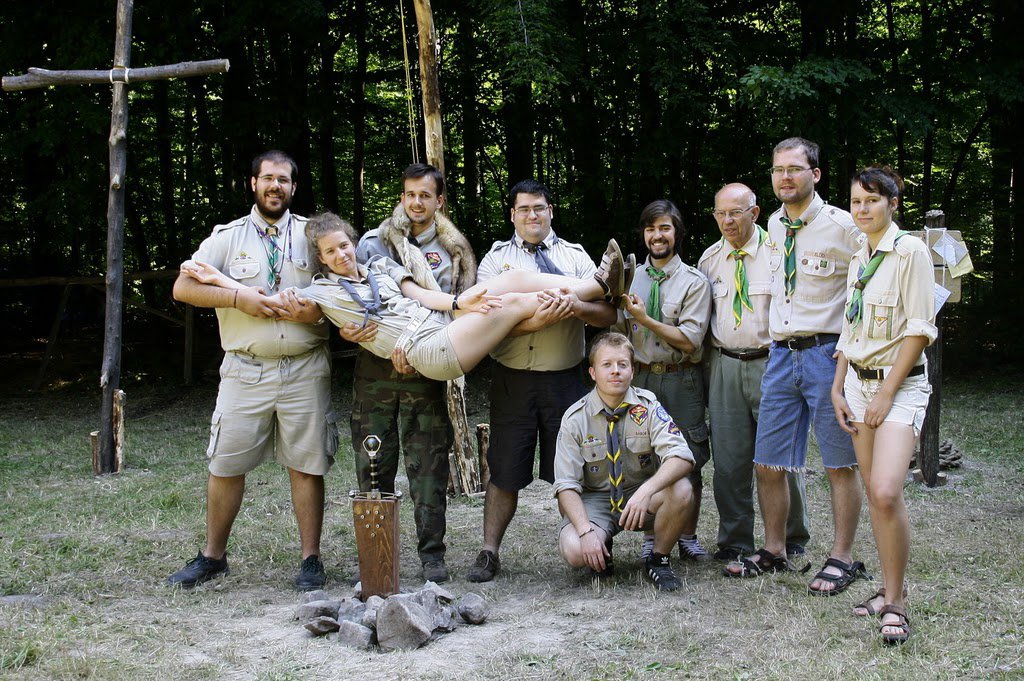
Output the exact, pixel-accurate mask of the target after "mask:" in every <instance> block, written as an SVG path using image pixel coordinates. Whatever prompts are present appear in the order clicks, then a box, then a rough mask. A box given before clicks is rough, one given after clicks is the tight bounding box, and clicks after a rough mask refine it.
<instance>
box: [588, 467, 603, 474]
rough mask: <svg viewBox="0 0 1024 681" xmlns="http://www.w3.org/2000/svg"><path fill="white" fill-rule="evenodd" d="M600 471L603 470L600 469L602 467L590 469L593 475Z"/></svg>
mask: <svg viewBox="0 0 1024 681" xmlns="http://www.w3.org/2000/svg"><path fill="white" fill-rule="evenodd" d="M599 470H601V467H600V466H591V467H590V472H591V473H596V472H598V471H599Z"/></svg>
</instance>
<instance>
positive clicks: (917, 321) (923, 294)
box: [900, 244, 939, 345]
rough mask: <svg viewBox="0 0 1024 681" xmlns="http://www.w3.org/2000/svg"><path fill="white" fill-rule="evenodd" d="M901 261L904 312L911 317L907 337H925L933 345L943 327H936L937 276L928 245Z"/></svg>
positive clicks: (908, 320) (908, 321) (905, 334)
mask: <svg viewBox="0 0 1024 681" xmlns="http://www.w3.org/2000/svg"><path fill="white" fill-rule="evenodd" d="M900 264H901V265H902V268H901V270H900V290H901V291H902V292H903V313H904V314H905V315H906V316H907V330H906V332H905V333H904V336H924V337H925V338H927V339H928V345H931V344H932V343H934V342H935V339H936V338H938V335H939V330H938V327H936V326H935V278H934V277H935V275H934V269H933V267H932V261H931V257H930V256H929V255H928V251H927V246H923V244H922V247H921V248H915V249H914V250H913V251H912V252H911V253H910V257H909V258H903V259H902V261H901V263H900Z"/></svg>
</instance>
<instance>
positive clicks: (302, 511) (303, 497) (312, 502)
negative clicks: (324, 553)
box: [288, 468, 324, 560]
mask: <svg viewBox="0 0 1024 681" xmlns="http://www.w3.org/2000/svg"><path fill="white" fill-rule="evenodd" d="M288 476H289V477H290V478H291V483H292V506H293V507H294V508H295V520H296V521H298V524H299V539H300V540H301V542H302V559H303V560H305V559H306V558H309V557H310V556H319V555H320V535H321V532H322V529H323V524H324V478H323V476H322V475H310V474H309V473H300V472H299V471H297V470H293V469H291V468H289V469H288Z"/></svg>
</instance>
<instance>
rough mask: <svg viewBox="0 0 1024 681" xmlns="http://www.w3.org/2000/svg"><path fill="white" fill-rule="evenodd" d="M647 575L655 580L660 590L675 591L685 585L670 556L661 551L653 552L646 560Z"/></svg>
mask: <svg viewBox="0 0 1024 681" xmlns="http://www.w3.org/2000/svg"><path fill="white" fill-rule="evenodd" d="M646 565H647V576H648V577H650V578H651V581H652V582H654V586H656V587H658V590H659V591H675V590H676V589H678V588H679V587H681V586H682V585H683V583H682V582H681V581H680V579H679V577H677V576H676V573H675V571H674V570H673V569H672V562H671V560H669V557H668V556H666V555H663V554H661V553H652V554H651V557H650V558H648V559H647V561H646Z"/></svg>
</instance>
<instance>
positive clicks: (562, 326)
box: [476, 230, 597, 371]
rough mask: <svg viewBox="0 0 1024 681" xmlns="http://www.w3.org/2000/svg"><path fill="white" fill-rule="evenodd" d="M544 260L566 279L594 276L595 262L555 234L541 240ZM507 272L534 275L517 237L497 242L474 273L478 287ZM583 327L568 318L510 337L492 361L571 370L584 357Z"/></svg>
mask: <svg viewBox="0 0 1024 681" xmlns="http://www.w3.org/2000/svg"><path fill="white" fill-rule="evenodd" d="M544 243H545V244H547V246H548V250H547V256H548V258H549V259H550V260H551V262H553V263H555V265H557V266H558V269H560V270H562V273H563V274H565V275H566V276H568V277H576V278H577V279H590V278H592V277H593V276H594V274H595V273H596V272H597V267H595V266H594V261H593V260H591V259H590V256H589V255H587V252H586V251H584V250H583V247H582V246H580V245H579V244H573V243H569V242H568V241H565V240H563V239H559V238H558V237H556V236H555V232H554V230H552V231H551V232H550V233H548V235H547V237H546V238H545V239H544ZM506 270H526V271H528V272H537V271H538V269H537V263H536V261H535V260H534V257H533V255H532V254H531V253H530V252H529V251H527V250H526V249H525V248H524V247H523V240H522V239H520V238H519V236H518V235H515V236H513V238H512V239H511V240H510V241H496V242H494V245H493V246H492V247H491V250H490V251H489V252H488V253H487V255H485V256H484V259H483V260H482V261H481V262H480V266H479V267H478V268H477V271H476V278H477V282H478V283H481V284H482V283H485V282H486V281H487V280H488V279H491V278H493V277H496V276H498V275H499V274H501V273H502V272H504V271H506ZM583 327H584V323H583V322H582V321H581V320H579V319H577V318H575V317H570V318H569V319H564V320H562V321H560V322H558V323H557V324H552V325H551V326H549V327H547V328H545V329H541V330H540V331H536V332H534V333H529V334H526V335H524V336H510V337H508V338H506V339H505V340H503V341H502V342H501V343H500V344H498V346H497V347H496V348H495V349H494V350H492V351H491V357H493V358H494V359H496V360H498V362H500V363H501V364H503V365H504V366H506V367H508V368H509V369H521V370H527V371H562V370H563V369H570V368H572V367H574V366H576V365H577V364H579V363H580V361H581V360H582V359H583V355H584V354H585V353H586V347H585V340H584V338H583Z"/></svg>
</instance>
